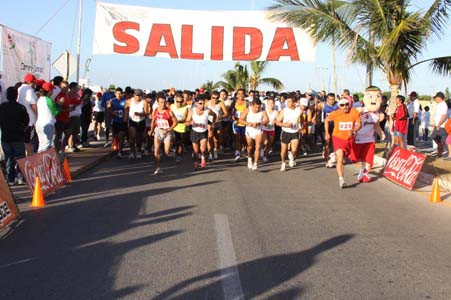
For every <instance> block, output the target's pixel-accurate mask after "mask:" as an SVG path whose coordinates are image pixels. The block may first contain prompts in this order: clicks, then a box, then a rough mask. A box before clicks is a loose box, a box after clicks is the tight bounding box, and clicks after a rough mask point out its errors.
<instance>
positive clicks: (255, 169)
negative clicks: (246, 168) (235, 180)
mask: <svg viewBox="0 0 451 300" xmlns="http://www.w3.org/2000/svg"><path fill="white" fill-rule="evenodd" d="M252 171H257V163H254V164H253V165H252Z"/></svg>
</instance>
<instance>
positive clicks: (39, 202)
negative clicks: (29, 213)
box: [31, 176, 45, 207]
mask: <svg viewBox="0 0 451 300" xmlns="http://www.w3.org/2000/svg"><path fill="white" fill-rule="evenodd" d="M31 206H32V207H44V206H45V201H44V195H43V194H42V188H41V179H40V178H39V176H38V177H36V183H35V184H34V193H33V200H32V201H31Z"/></svg>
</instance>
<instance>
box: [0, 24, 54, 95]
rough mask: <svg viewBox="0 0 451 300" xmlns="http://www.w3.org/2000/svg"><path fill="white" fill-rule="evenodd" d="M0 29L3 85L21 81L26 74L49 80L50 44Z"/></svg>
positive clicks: (14, 31)
mask: <svg viewBox="0 0 451 300" xmlns="http://www.w3.org/2000/svg"><path fill="white" fill-rule="evenodd" d="M0 29H1V30H0V32H1V43H0V44H1V48H0V72H1V74H2V80H3V82H4V85H5V86H6V87H8V86H12V85H14V84H16V83H17V82H19V81H22V80H23V77H24V75H25V74H27V73H33V74H34V75H35V76H36V78H40V79H44V80H46V81H48V80H50V56H51V54H52V44H51V43H48V42H46V41H44V40H41V39H39V38H37V37H34V36H31V35H28V34H25V33H22V32H19V31H16V30H13V29H11V28H9V27H6V26H3V25H0Z"/></svg>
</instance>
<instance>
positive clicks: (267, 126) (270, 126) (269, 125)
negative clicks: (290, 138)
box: [266, 123, 274, 129]
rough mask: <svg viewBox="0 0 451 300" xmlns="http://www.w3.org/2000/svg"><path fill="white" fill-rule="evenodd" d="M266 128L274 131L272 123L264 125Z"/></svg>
mask: <svg viewBox="0 0 451 300" xmlns="http://www.w3.org/2000/svg"><path fill="white" fill-rule="evenodd" d="M266 128H268V129H274V124H273V123H268V124H266Z"/></svg>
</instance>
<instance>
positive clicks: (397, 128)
mask: <svg viewBox="0 0 451 300" xmlns="http://www.w3.org/2000/svg"><path fill="white" fill-rule="evenodd" d="M405 100H406V98H404V96H402V95H398V96H396V100H395V101H396V110H395V113H394V114H393V116H392V119H393V120H394V131H393V134H394V136H395V144H396V145H398V146H399V147H401V148H404V149H405V148H406V144H405V140H406V135H407V121H408V118H409V112H408V111H407V106H406V105H405V104H404V101H405Z"/></svg>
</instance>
